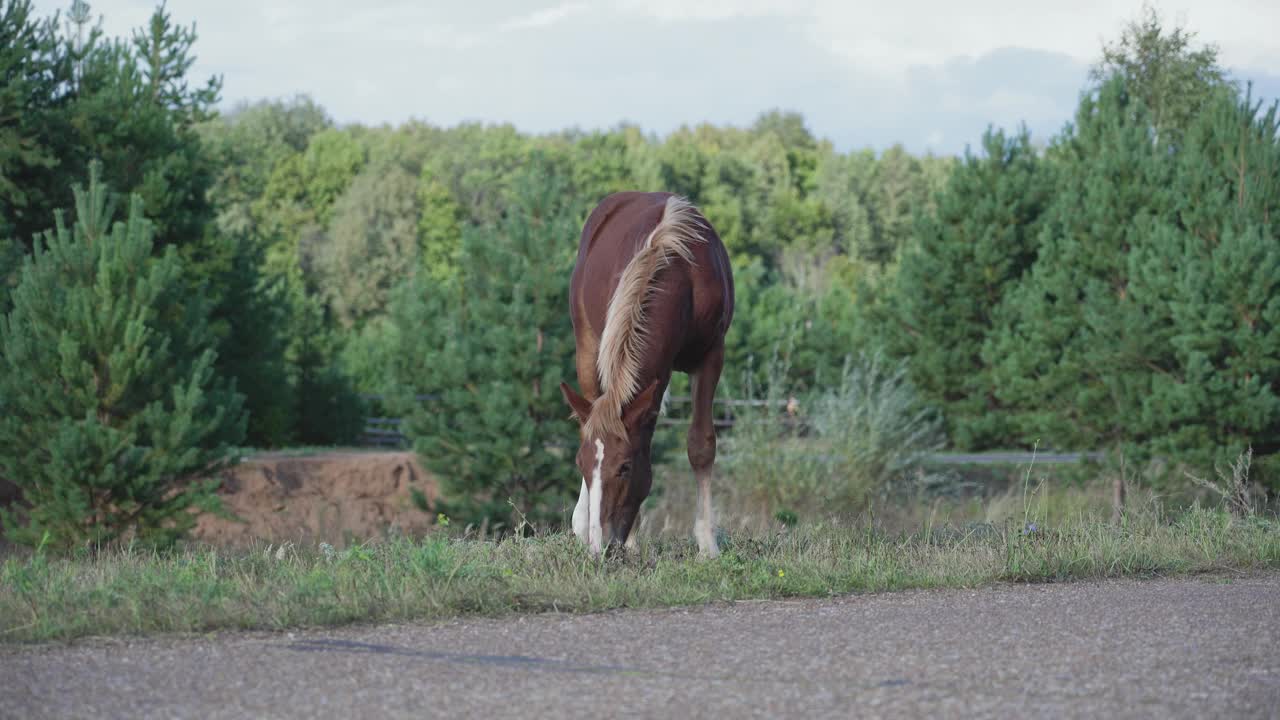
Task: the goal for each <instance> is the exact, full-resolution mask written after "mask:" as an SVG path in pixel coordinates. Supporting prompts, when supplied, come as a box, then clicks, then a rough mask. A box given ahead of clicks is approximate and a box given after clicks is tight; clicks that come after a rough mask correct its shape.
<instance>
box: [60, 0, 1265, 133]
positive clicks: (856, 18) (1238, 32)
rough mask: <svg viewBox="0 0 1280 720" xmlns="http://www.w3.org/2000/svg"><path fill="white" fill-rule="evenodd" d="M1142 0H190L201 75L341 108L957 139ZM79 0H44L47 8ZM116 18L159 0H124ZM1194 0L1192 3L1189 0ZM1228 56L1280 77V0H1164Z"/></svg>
mask: <svg viewBox="0 0 1280 720" xmlns="http://www.w3.org/2000/svg"><path fill="white" fill-rule="evenodd" d="M1141 1H1142V0H1121V1H1120V2H1118V3H1113V2H1110V1H1108V0H1082V2H1079V3H1075V4H1067V3H1052V4H1051V3H1045V2H1027V1H1026V0H1018V1H1016V2H1015V1H1013V0H972V1H971V2H969V3H964V4H954V3H945V4H944V3H940V2H926V1H925V0H894V2H892V3H883V2H875V3H872V2H870V1H869V0H741V1H739V2H729V1H727V0H704V1H703V2H698V3H689V2H687V0H596V1H592V2H589V1H587V0H532V1H530V0H487V1H486V2H470V3H447V2H444V1H443V0H437V1H436V2H427V3H424V2H419V1H417V0H367V1H366V2H364V3H361V4H359V5H353V4H351V3H349V2H346V0H219V1H218V2H214V0H186V1H185V2H183V3H181V4H174V3H170V4H169V11H170V13H171V15H172V16H173V18H174V20H175V21H176V22H178V23H181V24H183V25H188V24H190V23H191V22H192V20H196V21H198V25H197V30H198V32H199V36H200V37H199V40H198V42H197V44H196V48H195V51H196V54H197V55H198V60H197V63H196V64H195V66H194V67H193V68H192V73H193V75H195V77H196V78H197V79H198V78H201V77H207V76H208V75H210V74H215V73H217V74H222V75H224V77H225V86H224V92H223V95H224V97H225V104H226V105H227V106H228V107H229V106H231V105H232V104H234V103H235V102H236V101H239V100H241V99H257V98H264V97H281V96H292V95H294V94H296V93H299V92H305V93H309V94H311V95H312V96H313V97H314V98H315V99H316V100H317V102H319V103H321V104H322V105H324V106H325V107H326V109H328V110H329V111H330V112H331V114H332V115H333V116H334V117H335V118H337V119H338V120H339V121H341V122H362V123H367V124H381V123H384V122H387V123H399V122H403V121H405V120H408V119H409V118H411V117H417V118H421V119H426V120H428V121H431V122H435V123H439V124H445V125H449V124H453V123H456V122H459V121H463V120H483V121H489V122H511V123H513V124H515V125H516V126H517V127H519V128H521V129H523V130H527V131H534V132H539V131H548V130H555V129H561V128H565V127H571V126H579V127H583V128H598V127H610V126H613V125H615V124H617V123H618V122H621V121H630V122H635V123H637V124H639V125H641V126H642V127H643V128H645V129H646V130H651V131H656V132H659V133H665V132H669V131H670V130H672V129H674V128H676V127H678V126H680V125H681V124H696V123H700V122H713V123H719V124H725V123H728V124H737V125H744V124H747V123H750V122H751V121H752V120H753V119H754V118H755V116H756V115H757V114H758V113H760V112H761V111H763V110H766V109H770V108H774V107H781V108H786V109H792V110H797V111H800V112H802V113H803V114H804V116H805V118H806V120H807V122H808V124H809V126H810V127H811V128H812V129H813V130H814V132H815V133H817V134H818V135H820V136H824V137H827V138H830V139H832V140H833V141H834V142H835V143H836V145H837V146H838V147H840V148H842V149H849V148H859V147H864V146H871V147H877V148H882V147H885V146H887V145H889V144H891V143H893V142H895V141H901V142H902V143H903V144H904V145H906V147H908V148H909V149H912V150H916V151H923V150H926V149H933V150H935V151H937V152H960V151H962V150H963V148H964V146H965V145H966V144H976V143H977V141H978V140H979V139H980V136H981V133H982V130H983V129H984V128H985V127H986V126H987V125H988V124H995V125H997V126H1000V127H1005V128H1013V127H1015V126H1016V125H1017V124H1018V123H1019V122H1020V121H1025V122H1026V123H1027V125H1028V127H1029V128H1030V129H1031V131H1032V133H1033V135H1034V136H1035V137H1036V138H1037V139H1047V138H1048V136H1050V135H1052V134H1053V133H1055V132H1057V131H1058V130H1060V129H1061V127H1062V125H1063V124H1064V123H1065V122H1066V121H1067V120H1069V119H1070V117H1071V115H1072V113H1073V112H1074V109H1075V106H1076V102H1077V99H1078V95H1079V92H1080V90H1081V89H1082V87H1083V84H1084V81H1085V76H1086V72H1087V68H1088V65H1089V63H1090V62H1092V61H1093V59H1094V58H1095V57H1096V56H1097V54H1098V52H1099V49H1100V48H1101V46H1102V42H1103V40H1104V39H1106V40H1110V39H1114V38H1115V37H1116V36H1117V35H1118V33H1119V31H1120V28H1121V27H1122V25H1123V23H1124V22H1126V21H1128V20H1131V19H1133V18H1135V17H1137V16H1138V12H1139V10H1140V8H1141V5H1140V3H1141ZM67 2H68V0H36V9H37V12H39V13H42V14H44V13H51V12H52V11H53V10H55V9H58V8H62V7H64V6H66V5H67ZM94 5H95V7H94V12H95V13H97V12H105V16H106V17H105V23H104V29H105V30H106V32H107V33H108V34H109V35H126V34H127V33H128V32H129V31H130V30H131V29H132V28H133V27H137V26H139V25H141V24H143V23H144V22H145V21H146V18H147V16H148V15H149V14H150V12H151V10H152V9H153V8H154V7H155V0H113V1H112V3H111V4H110V6H109V7H108V6H107V5H106V3H102V4H101V6H99V5H98V3H95V4H94ZM1184 6H1185V7H1184ZM1160 9H1161V11H1162V12H1163V13H1165V16H1166V17H1167V18H1168V19H1170V20H1172V21H1174V22H1177V23H1182V24H1186V25H1189V26H1190V27H1192V28H1194V29H1196V30H1198V31H1199V39H1200V40H1202V41H1213V42H1217V43H1219V44H1220V46H1221V49H1222V58H1223V62H1224V63H1225V64H1227V65H1229V66H1231V67H1235V68H1243V70H1241V71H1239V73H1238V74H1239V75H1241V76H1243V77H1254V78H1257V79H1258V83H1257V84H1256V86H1255V88H1256V94H1259V95H1262V96H1263V97H1269V98H1275V97H1277V96H1280V79H1277V78H1276V76H1274V75H1269V74H1267V73H1265V72H1255V71H1252V70H1250V69H1254V70H1256V69H1259V68H1270V67H1280V44H1277V43H1274V42H1273V41H1272V39H1271V37H1270V35H1271V31H1270V28H1272V27H1276V26H1280V3H1270V2H1259V1H1257V0H1255V1H1253V2H1250V1H1249V0H1222V1H1221V2H1220V3H1219V4H1216V5H1214V6H1213V9H1212V12H1210V10H1209V9H1208V8H1207V7H1206V6H1202V5H1193V4H1192V3H1191V0H1164V1H1163V2H1161V4H1160Z"/></svg>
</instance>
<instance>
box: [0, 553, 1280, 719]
mask: <svg viewBox="0 0 1280 720" xmlns="http://www.w3.org/2000/svg"><path fill="white" fill-rule="evenodd" d="M0 671H2V674H0V717H4V718H382V717H391V718H399V717H406V718H407V717H416V718H421V717H427V718H430V717H450V718H509V717H521V718H543V717H546V718H587V717H591V718H609V717H653V718H702V717H708V718H712V717H714V718H739V717H769V718H777V717H796V718H814V717H840V718H848V717H930V718H932V717H992V716H997V715H999V716H1007V717H1035V718H1043V717H1113V718H1114V717H1149V718H1167V717H1187V718H1210V717H1212V718H1245V717H1264V718H1266V717H1269V718H1275V717H1280V575H1277V574H1268V575H1260V576H1241V577H1230V578H1228V577H1215V578H1191V579H1178V580H1146V581H1112V582H1103V583H1076V584H1066V585H1039V586H1016V587H1015V586H1001V587H996V588H990V589H981V590H961V591H956V590H951V591H918V592H905V593H889V594H879V595H861V596H850V597H842V598H836V599H829V600H821V601H816V600H804V601H793V602H762V603H740V604H736V605H732V606H713V607H703V608H698V609H690V610H664V611H619V612H612V613H605V614H598V615H590V616H564V615H559V616H557V615H541V616H531V617H520V618H508V619H488V620H485V619H482V620H464V621H455V622H442V623H434V624H422V625H396V626H382V627H366V628H346V629H338V630H327V631H310V632H299V633H294V634H292V635H290V634H285V633H280V634H267V633H228V634H220V635H217V636H212V637H200V638H161V639H149V640H90V641H81V642H77V643H74V644H72V645H70V646H66V645H59V646H42V647H36V648H21V649H15V648H13V647H12V646H9V647H0Z"/></svg>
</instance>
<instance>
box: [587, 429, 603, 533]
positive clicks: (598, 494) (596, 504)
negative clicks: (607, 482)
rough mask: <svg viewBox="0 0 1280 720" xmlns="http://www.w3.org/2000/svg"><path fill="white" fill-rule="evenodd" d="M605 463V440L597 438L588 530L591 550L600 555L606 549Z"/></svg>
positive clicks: (592, 472)
mask: <svg viewBox="0 0 1280 720" xmlns="http://www.w3.org/2000/svg"><path fill="white" fill-rule="evenodd" d="M603 465H604V442H602V441H601V440H600V439H598V438H597V439H596V467H595V469H594V470H592V471H591V492H590V496H591V497H590V502H591V511H590V515H591V527H590V529H589V530H588V535H589V538H590V540H589V544H590V546H591V552H593V553H595V554H597V555H599V554H600V551H601V550H603V549H604V538H603V537H602V536H603V535H604V531H603V530H602V529H601V528H600V502H601V500H602V499H603V497H604V488H603V487H601V486H602V485H603V483H604V478H602V477H601V472H600V468H601V466H603Z"/></svg>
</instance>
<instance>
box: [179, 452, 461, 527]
mask: <svg viewBox="0 0 1280 720" xmlns="http://www.w3.org/2000/svg"><path fill="white" fill-rule="evenodd" d="M412 488H417V489H418V490H420V491H421V492H422V493H423V494H424V495H426V497H427V500H428V502H430V503H432V504H434V502H435V499H436V492H437V489H436V483H435V480H434V479H433V478H432V477H431V476H430V475H428V474H427V473H426V472H425V471H424V470H423V469H422V466H421V465H419V464H418V461H417V459H416V457H415V456H414V454H413V453H411V452H345V453H344V452H333V453H321V454H315V455H302V456H296V455H287V454H272V453H267V454H262V455H256V456H253V457H251V458H247V459H246V460H244V461H243V462H241V463H240V464H239V465H237V466H236V467H234V468H232V469H230V470H227V471H226V472H224V473H223V489H222V491H221V493H220V494H221V496H222V499H223V503H224V504H225V505H226V506H227V507H228V508H229V509H230V510H231V512H233V513H235V514H236V515H237V516H239V517H240V518H241V519H242V520H243V522H232V521H228V520H224V519H221V518H217V517H214V516H212V515H207V514H206V515H203V516H201V518H200V520H199V522H198V524H197V525H196V528H195V530H194V532H193V537H194V538H195V539H197V540H200V541H204V542H210V543H218V544H222V545H243V544H246V543H249V542H252V541H254V540H258V541H263V542H274V543H279V542H285V541H293V542H321V541H324V542H328V543H331V544H333V545H335V546H338V547H341V546H343V545H345V544H346V542H347V541H348V539H355V540H356V541H358V540H361V539H365V538H371V537H380V536H384V535H386V534H387V533H388V532H391V531H393V528H394V529H395V531H398V532H403V533H405V534H409V535H416V534H420V533H422V532H424V531H426V530H427V529H428V528H430V527H431V525H432V523H433V522H434V516H433V515H432V514H430V513H424V512H423V511H422V510H420V509H418V508H417V507H416V506H415V505H414V504H413V499H412V495H411V493H410V490H411V489H412Z"/></svg>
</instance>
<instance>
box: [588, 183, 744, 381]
mask: <svg viewBox="0 0 1280 720" xmlns="http://www.w3.org/2000/svg"><path fill="white" fill-rule="evenodd" d="M672 196H673V193H669V192H639V191H626V192H619V193H614V194H612V195H609V196H607V197H605V198H604V199H603V200H601V201H600V203H599V204H598V205H597V206H596V208H595V209H594V210H593V211H592V212H591V214H590V215H589V216H588V217H587V220H586V222H585V223H584V224H583V228H582V235H581V237H580V240H579V246H578V259H577V264H576V265H575V267H574V272H573V277H572V279H571V283H570V297H571V304H572V308H571V314H572V317H573V322H574V330H575V334H576V335H577V337H578V340H579V346H580V347H582V346H587V347H590V346H593V345H594V341H598V340H599V338H600V335H601V333H602V332H603V331H604V324H605V322H604V321H605V316H606V313H607V310H608V306H609V301H610V299H611V298H612V297H613V293H614V290H615V288H616V287H617V284H618V280H619V278H620V276H621V275H622V272H623V270H624V269H625V268H626V266H627V263H629V262H630V261H631V259H632V258H633V257H634V256H635V255H636V253H637V252H638V251H639V250H640V248H641V247H642V245H643V244H644V241H645V239H646V238H647V237H648V236H649V234H650V233H652V232H653V229H654V228H655V227H656V226H657V225H658V223H659V222H661V220H662V218H663V213H664V211H665V208H666V206H667V201H668V199H669V198H671V197H672ZM695 212H697V218H698V220H699V221H700V222H701V223H702V225H703V227H702V228H701V229H700V231H699V233H698V234H699V235H700V238H701V240H702V242H697V243H693V244H692V245H691V247H690V250H691V251H692V254H693V264H692V265H689V264H687V263H684V262H683V261H682V260H679V259H677V260H676V261H674V262H673V263H672V264H671V265H670V266H668V267H667V268H665V269H664V271H663V272H662V274H661V275H660V276H659V277H658V278H657V282H658V283H659V285H660V288H659V289H660V292H658V293H655V294H654V296H653V298H654V299H653V302H654V305H655V307H653V309H652V310H653V313H652V315H653V316H652V318H651V319H652V322H653V323H654V328H652V330H653V331H654V332H667V333H677V332H678V333H680V334H683V335H685V336H687V338H688V341H687V342H682V343H678V344H679V345H680V347H678V348H676V350H677V352H680V353H681V354H682V355H685V356H688V355H690V354H695V355H696V354H699V352H700V348H701V346H709V345H712V344H715V343H717V342H719V341H721V340H722V339H723V336H724V333H725V331H727V330H728V327H729V322H730V320H731V319H732V316H733V304H734V293H733V276H732V272H731V270H730V267H729V256H728V253H727V252H726V250H725V248H724V244H723V242H722V241H721V240H720V236H719V235H718V234H716V232H715V229H714V228H712V227H711V223H710V222H708V221H707V220H706V218H705V217H704V216H703V215H702V213H701V212H700V211H697V210H696V208H695ZM684 364H687V363H686V362H684V361H680V362H677V365H684Z"/></svg>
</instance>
